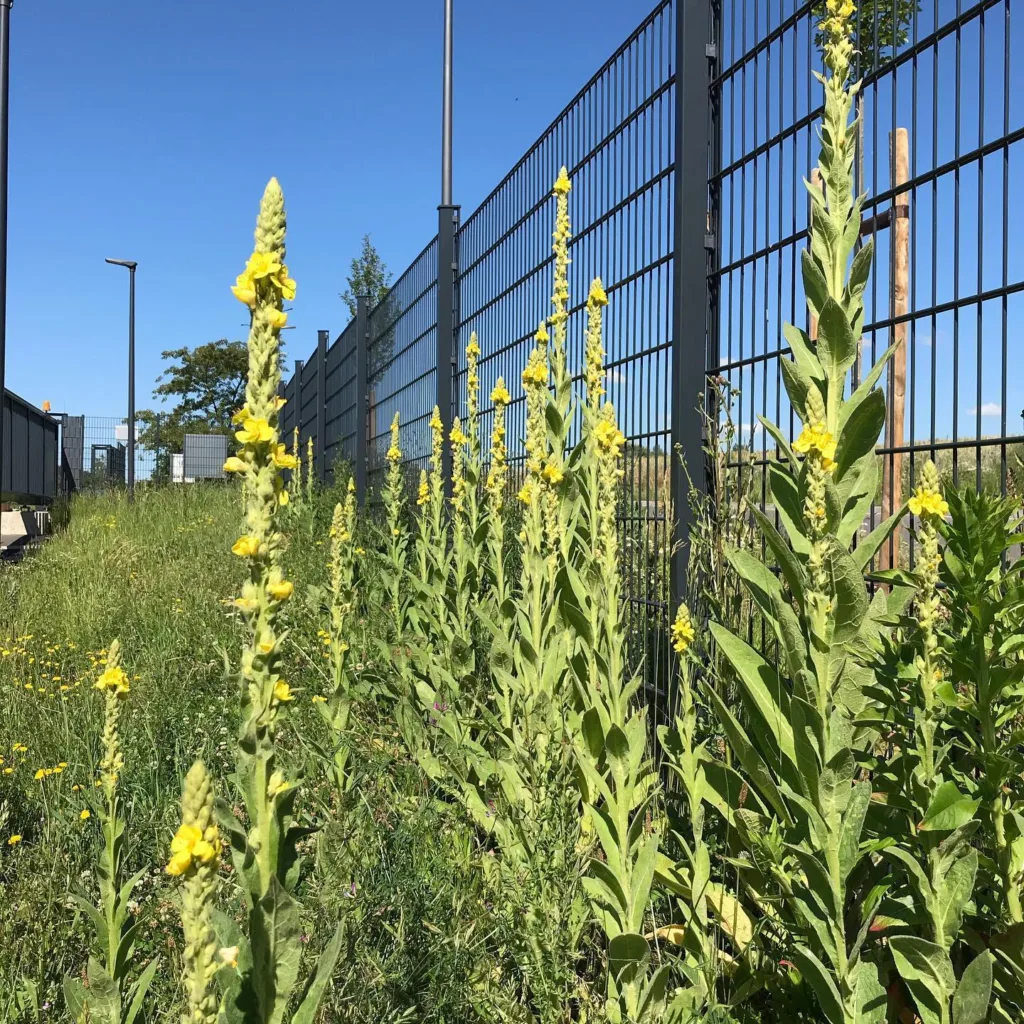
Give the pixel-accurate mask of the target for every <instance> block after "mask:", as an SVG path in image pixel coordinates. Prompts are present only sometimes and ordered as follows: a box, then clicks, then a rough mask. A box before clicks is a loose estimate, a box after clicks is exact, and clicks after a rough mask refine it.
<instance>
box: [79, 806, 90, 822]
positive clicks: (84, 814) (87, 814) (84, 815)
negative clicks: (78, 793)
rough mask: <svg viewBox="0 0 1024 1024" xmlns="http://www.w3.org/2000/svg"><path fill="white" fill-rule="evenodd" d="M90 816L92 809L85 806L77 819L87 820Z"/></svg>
mask: <svg viewBox="0 0 1024 1024" xmlns="http://www.w3.org/2000/svg"><path fill="white" fill-rule="evenodd" d="M91 817H92V811H90V810H89V809H88V808H86V809H85V810H83V811H82V813H81V814H79V815H78V820H79V821H88V820H89V819H90V818H91Z"/></svg>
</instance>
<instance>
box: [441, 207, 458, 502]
mask: <svg viewBox="0 0 1024 1024" xmlns="http://www.w3.org/2000/svg"><path fill="white" fill-rule="evenodd" d="M437 215H438V216H437V407H438V409H439V410H440V411H441V422H442V423H443V424H444V436H445V439H446V440H447V438H448V434H449V432H450V430H451V424H452V401H453V397H454V396H453V381H454V379H455V328H456V326H457V324H458V322H459V317H458V311H457V309H456V298H457V296H456V288H455V284H456V279H457V278H458V274H459V263H458V253H457V251H456V238H457V235H458V231H459V207H458V206H439V207H438V208H437ZM441 464H442V468H443V474H444V475H443V479H444V481H445V487H446V488H447V487H450V486H451V475H452V474H451V452H450V451H449V448H448V445H447V444H445V445H444V448H443V454H442V458H441Z"/></svg>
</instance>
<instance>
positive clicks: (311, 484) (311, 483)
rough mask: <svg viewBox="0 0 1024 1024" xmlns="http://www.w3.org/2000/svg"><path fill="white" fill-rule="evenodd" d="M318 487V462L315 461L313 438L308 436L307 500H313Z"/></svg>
mask: <svg viewBox="0 0 1024 1024" xmlns="http://www.w3.org/2000/svg"><path fill="white" fill-rule="evenodd" d="M315 489H316V464H315V461H314V450H313V438H312V437H307V438H306V500H307V501H312V500H313V492H314V490H315Z"/></svg>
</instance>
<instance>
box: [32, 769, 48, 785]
mask: <svg viewBox="0 0 1024 1024" xmlns="http://www.w3.org/2000/svg"><path fill="white" fill-rule="evenodd" d="M46 775H47V772H46V769H45V768H40V769H38V770H37V771H36V773H35V775H33V776H32V778H33V779H35V780H36V782H41V781H42V780H43V779H45V778H46Z"/></svg>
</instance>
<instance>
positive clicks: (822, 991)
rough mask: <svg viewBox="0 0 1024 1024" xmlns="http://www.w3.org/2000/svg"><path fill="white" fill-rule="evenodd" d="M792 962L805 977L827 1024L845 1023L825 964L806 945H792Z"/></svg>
mask: <svg viewBox="0 0 1024 1024" xmlns="http://www.w3.org/2000/svg"><path fill="white" fill-rule="evenodd" d="M793 962H794V963H795V964H796V966H797V969H798V970H799V971H800V973H801V974H802V975H803V976H804V977H805V978H806V979H807V982H808V984H809V985H810V986H811V988H812V989H813V990H814V994H815V996H816V997H817V999H818V1006H819V1007H820V1009H821V1012H822V1013H823V1014H824V1016H825V1020H827V1021H828V1022H829V1024H846V1016H845V1014H844V1012H843V1001H842V999H841V998H840V996H839V989H838V988H836V983H835V981H834V980H833V979H832V975H831V974H829V972H828V969H827V968H826V967H825V965H824V964H823V963H822V962H821V961H820V960H819V959H818V958H817V956H815V954H814V953H812V952H811V950H809V949H807V947H806V946H794V947H793Z"/></svg>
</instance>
